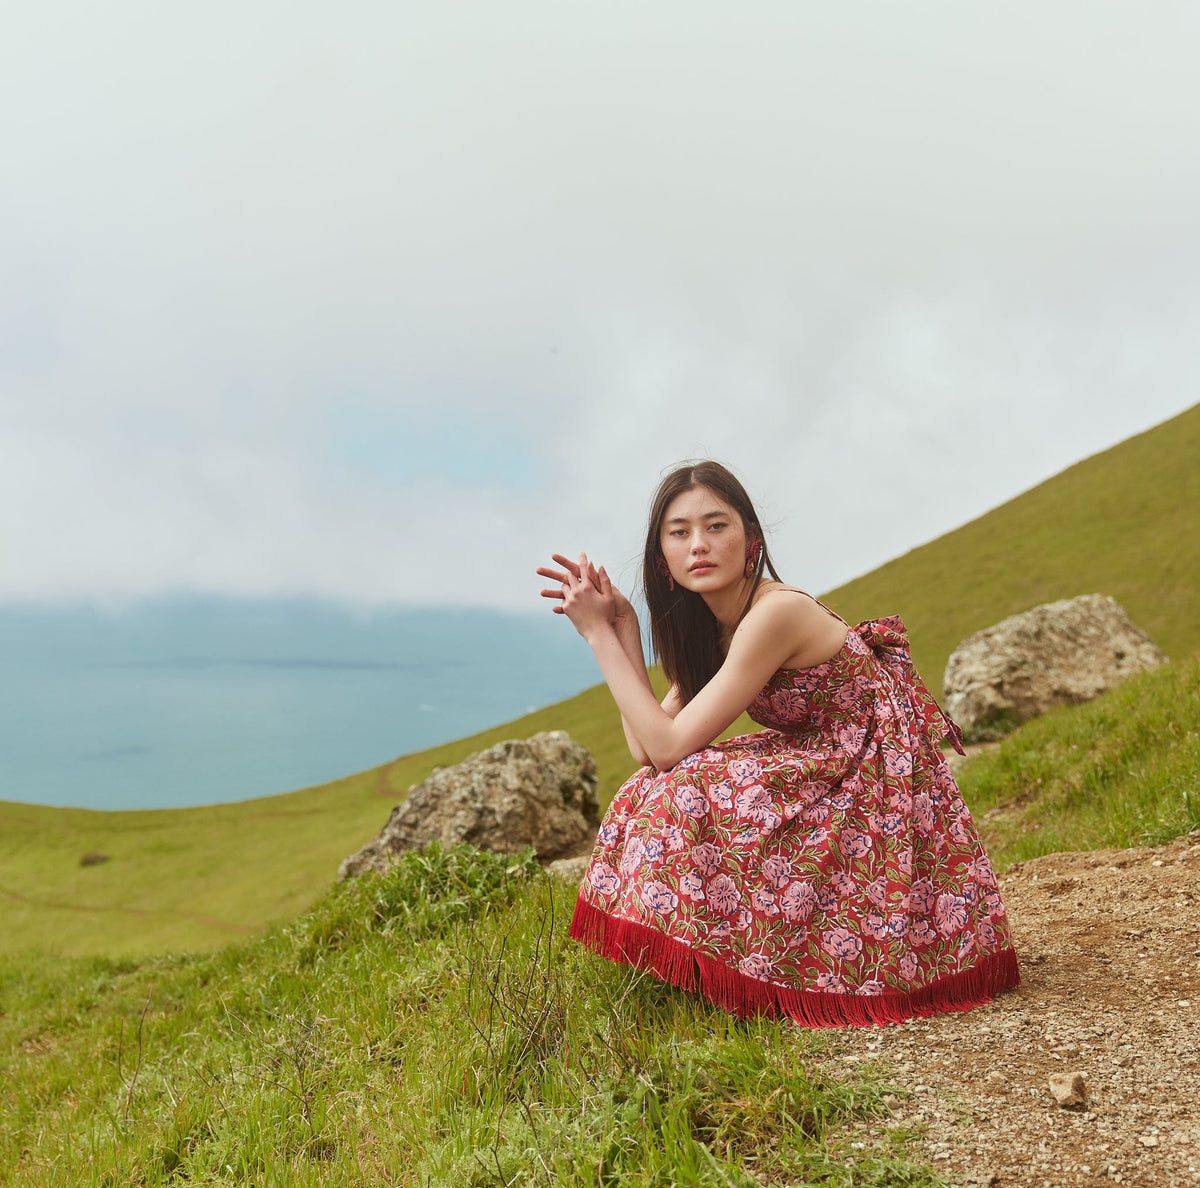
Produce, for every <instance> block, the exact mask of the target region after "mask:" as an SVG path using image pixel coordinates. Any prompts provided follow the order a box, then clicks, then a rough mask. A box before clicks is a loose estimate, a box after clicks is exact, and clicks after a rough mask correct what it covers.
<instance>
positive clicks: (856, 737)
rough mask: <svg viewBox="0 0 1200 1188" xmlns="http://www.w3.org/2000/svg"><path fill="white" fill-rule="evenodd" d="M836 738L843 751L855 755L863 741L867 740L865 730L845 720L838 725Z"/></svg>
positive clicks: (860, 748)
mask: <svg viewBox="0 0 1200 1188" xmlns="http://www.w3.org/2000/svg"><path fill="white" fill-rule="evenodd" d="M837 740H838V742H839V743H841V745H842V749H843V750H844V751H849V752H850V754H851V755H857V754H858V752H859V751H861V750H862V747H863V743H865V742H866V741H867V732H866V731H865V730H864V729H863V728H862V727H861V726H854V725H852V724H851V723H849V722H846V723H844V724H843V725H841V726H839V727H838V731H837Z"/></svg>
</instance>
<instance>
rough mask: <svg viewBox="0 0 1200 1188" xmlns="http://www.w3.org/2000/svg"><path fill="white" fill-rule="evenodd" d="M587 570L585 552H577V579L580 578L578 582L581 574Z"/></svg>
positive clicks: (581, 577)
mask: <svg viewBox="0 0 1200 1188" xmlns="http://www.w3.org/2000/svg"><path fill="white" fill-rule="evenodd" d="M587 571H588V559H587V553H580V554H579V580H580V582H582V581H583V575H584V574H586V573H587Z"/></svg>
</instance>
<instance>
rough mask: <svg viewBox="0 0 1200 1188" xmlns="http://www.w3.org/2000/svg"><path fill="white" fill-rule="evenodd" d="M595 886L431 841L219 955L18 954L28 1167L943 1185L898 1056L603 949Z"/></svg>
mask: <svg viewBox="0 0 1200 1188" xmlns="http://www.w3.org/2000/svg"><path fill="white" fill-rule="evenodd" d="M572 898H573V897H572V896H571V895H570V894H569V893H568V891H567V889H566V888H565V887H564V886H562V885H561V884H559V883H558V882H557V881H556V880H552V879H550V878H548V877H547V876H545V875H544V874H543V873H542V872H541V871H540V870H538V868H537V867H536V864H535V863H533V862H532V860H531V859H530V858H529V857H528V856H527V857H525V858H519V859H513V858H503V857H499V856H495V855H486V854H480V853H479V852H478V851H474V850H471V849H470V848H469V847H461V848H455V849H452V850H447V851H442V850H440V849H439V848H437V847H431V848H430V849H429V850H428V851H426V852H425V853H423V854H422V853H417V854H410V855H408V856H407V857H406V859H405V860H404V861H403V862H401V863H400V864H399V865H398V866H397V867H396V868H394V869H393V870H392V871H391V872H390V873H389V874H388V875H386V876H377V875H372V876H368V877H366V878H363V879H361V880H356V881H354V882H352V883H349V884H346V885H342V886H339V887H337V888H335V889H334V890H333V891H331V892H328V893H327V894H326V895H325V896H324V898H323V899H322V900H321V902H320V903H319V904H318V905H317V907H316V908H315V909H314V911H313V912H311V913H310V914H308V915H307V916H303V917H301V918H299V919H298V920H296V921H295V922H294V923H293V924H291V925H290V926H288V927H287V928H284V929H279V930H276V931H274V932H272V933H270V934H269V935H267V936H266V937H264V938H261V939H257V940H253V941H249V942H244V943H241V944H235V945H231V946H227V947H226V948H223V949H221V950H219V951H217V952H215V953H212V954H208V955H198V956H174V957H160V958H149V959H143V960H141V961H132V960H126V961H114V960H111V959H107V958H93V959H72V960H61V959H60V960H57V961H52V960H50V959H48V958H44V957H43V958H37V959H34V960H31V961H21V962H17V961H12V960H7V961H3V962H0V1002H2V1003H3V1013H2V1014H0V1080H2V1084H3V1089H2V1090H0V1182H3V1183H4V1184H7V1185H12V1186H13V1188H19V1186H29V1188H32V1186H37V1188H54V1186H56V1185H61V1186H63V1188H81V1186H85V1185H88V1186H90V1185H95V1186H97V1188H99V1186H101V1185H103V1186H105V1188H117V1186H124V1185H147V1186H153V1185H167V1184H184V1183H189V1184H190V1183H204V1184H207V1185H225V1184H229V1185H232V1184H250V1183H253V1184H256V1185H264V1186H275V1185H278V1186H283V1185H316V1184H368V1185H370V1184H411V1185H426V1184H428V1185H439V1186H440V1185H448V1186H453V1185H463V1186H467V1185H471V1186H483V1185H547V1186H548V1185H557V1184H563V1185H578V1186H580V1188H583V1186H589V1188H591V1186H595V1188H599V1186H600V1185H621V1186H628V1188H635V1186H643V1185H644V1186H646V1188H650V1186H658V1185H662V1186H664V1188H665V1186H667V1185H714V1186H715V1185H725V1186H729V1185H737V1186H743V1185H744V1186H746V1188H750V1186H751V1185H756V1184H759V1183H789V1184H827V1185H850V1184H854V1185H860V1186H871V1185H876V1186H879V1188H883V1186H884V1185H912V1186H914V1188H915V1186H920V1185H929V1186H931V1188H932V1186H933V1185H935V1184H937V1183H938V1181H937V1179H936V1177H934V1176H933V1175H932V1173H930V1172H929V1171H928V1170H926V1169H924V1168H923V1167H921V1166H920V1165H919V1164H917V1163H914V1162H912V1161H911V1160H910V1158H909V1157H908V1155H907V1150H908V1146H909V1142H910V1139H911V1136H910V1135H907V1134H906V1133H904V1132H902V1131H899V1130H894V1129H890V1128H889V1127H887V1126H886V1125H885V1121H886V1118H887V1117H888V1110H887V1108H886V1106H885V1105H884V1104H883V1094H884V1093H885V1092H887V1091H889V1086H887V1085H886V1083H885V1082H884V1080H883V1079H882V1077H881V1074H880V1072H879V1071H878V1070H874V1069H871V1068H869V1067H863V1066H856V1067H855V1069H854V1070H852V1072H850V1073H846V1074H843V1073H841V1072H836V1073H835V1072H832V1071H831V1070H830V1068H829V1067H827V1066H825V1065H823V1064H822V1063H821V1060H820V1056H821V1054H822V1052H823V1051H824V1048H825V1042H826V1041H825V1037H824V1036H823V1035H821V1034H814V1033H811V1032H804V1031H801V1030H798V1029H795V1028H793V1027H790V1026H787V1025H782V1024H777V1023H772V1022H768V1021H762V1020H759V1021H750V1022H740V1021H738V1020H736V1019H733V1018H732V1017H730V1016H728V1015H726V1014H725V1013H723V1012H721V1011H718V1010H715V1009H713V1008H711V1007H709V1006H707V1005H706V1004H705V1003H704V1002H703V1001H701V1000H700V999H698V998H697V997H696V996H692V995H686V994H681V993H678V992H675V991H673V990H671V989H669V988H666V987H664V986H662V985H661V984H659V983H657V982H655V981H654V980H653V979H648V978H646V977H644V976H642V975H640V974H638V973H636V972H635V971H632V970H629V969H627V968H626V967H623V966H618V965H616V964H614V963H612V962H608V961H604V960H601V959H599V958H596V957H594V956H593V955H591V954H589V953H587V952H586V951H585V950H583V949H582V948H580V947H579V946H577V945H575V944H573V943H571V942H568V941H566V938H565V928H566V923H567V921H568V919H569V913H570V910H571V900H572ZM890 1091H893V1092H894V1091H895V1090H894V1089H893V1090H890ZM852 1139H853V1140H854V1141H855V1142H856V1143H863V1144H865V1146H863V1147H861V1148H858V1147H856V1148H854V1149H851V1147H850V1146H849V1144H850V1141H851V1140H852Z"/></svg>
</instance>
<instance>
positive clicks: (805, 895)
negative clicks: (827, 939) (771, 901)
mask: <svg viewBox="0 0 1200 1188" xmlns="http://www.w3.org/2000/svg"><path fill="white" fill-rule="evenodd" d="M779 906H780V907H782V908H783V914H784V915H785V916H786V917H787V918H788V919H789V920H792V921H798V920H809V919H811V918H812V914H813V909H814V908H816V906H817V897H816V894H815V893H814V892H813V889H812V884H811V883H803V882H801V881H800V880H799V879H794V880H793V881H792V882H790V883H788V885H787V887H785V888H784V892H783V894H782V895H781V896H780V897H779Z"/></svg>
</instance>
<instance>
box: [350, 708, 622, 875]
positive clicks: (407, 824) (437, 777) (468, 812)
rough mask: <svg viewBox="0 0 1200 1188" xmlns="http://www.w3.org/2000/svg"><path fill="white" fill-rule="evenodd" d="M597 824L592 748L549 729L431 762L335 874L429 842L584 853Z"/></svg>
mask: <svg viewBox="0 0 1200 1188" xmlns="http://www.w3.org/2000/svg"><path fill="white" fill-rule="evenodd" d="M599 825H600V814H599V807H598V804H597V801H596V764H595V762H594V761H593V759H592V756H591V752H590V751H588V749H587V748H586V747H582V746H580V745H579V744H578V743H577V742H574V741H572V739H571V736H570V735H569V734H567V732H566V731H565V730H553V731H549V732H546V733H543V734H535V735H534V736H533V737H532V738H528V739H517V738H514V739H509V740H507V741H506V742H501V743H497V744H496V745H495V746H494V747H489V748H488V749H487V750H486V751H478V752H477V753H476V754H474V755H469V756H468V757H467V758H466V759H464V760H463V761H462V762H461V763H458V764H455V766H453V767H446V768H435V769H434V771H433V773H432V774H431V775H430V776H429V778H428V779H426V780H423V781H422V782H421V783H419V784H414V785H413V787H412V788H410V789H409V792H408V798H407V799H406V800H405V801H404V803H403V804H400V805H397V806H396V807H395V808H394V809H392V813H391V816H389V817H388V819H387V823H386V824H385V825H384V827H383V829H382V830H381V832H380V834H379V836H378V837H376V838H374V839H373V840H371V841H369V842H368V843H367V844H366V845H365V846H363V848H362V849H361V850H359V851H358V853H357V854H351V855H350V857H349V858H347V859H346V860H345V861H344V862H343V863H342V864H341V866H340V867H339V868H338V878H339V879H345V878H350V877H353V876H354V875H359V874H362V873H364V872H365V871H368V870H374V871H379V872H383V871H386V870H387V869H388V867H389V866H390V865H391V863H392V860H393V858H394V856H395V855H397V854H400V853H402V852H403V851H405V850H414V849H419V848H420V847H421V846H423V845H426V844H427V843H428V842H431V841H435V840H436V841H440V842H441V843H442V844H443V845H447V846H450V845H454V844H455V843H457V842H470V843H471V844H472V845H476V846H478V847H479V848H480V849H481V850H495V851H498V852H500V853H512V852H515V851H517V850H523V849H524V848H525V847H526V846H532V847H533V848H534V850H536V851H537V855H538V857H539V858H540V859H542V860H543V861H551V860H553V859H556V858H563V857H570V856H574V855H577V854H579V853H580V852H581V851H590V850H591V848H592V846H593V844H594V842H595V840H596V830H597V829H598V828H599Z"/></svg>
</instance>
